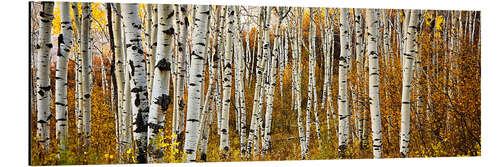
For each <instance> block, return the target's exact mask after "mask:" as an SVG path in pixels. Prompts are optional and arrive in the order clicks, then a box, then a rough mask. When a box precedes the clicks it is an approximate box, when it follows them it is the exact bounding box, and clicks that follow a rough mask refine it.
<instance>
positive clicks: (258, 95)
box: [247, 7, 270, 158]
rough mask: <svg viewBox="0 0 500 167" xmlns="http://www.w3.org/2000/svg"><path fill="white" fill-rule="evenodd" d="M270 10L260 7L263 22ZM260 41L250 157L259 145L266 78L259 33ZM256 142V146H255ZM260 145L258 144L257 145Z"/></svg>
mask: <svg viewBox="0 0 500 167" xmlns="http://www.w3.org/2000/svg"><path fill="white" fill-rule="evenodd" d="M268 11H270V10H269V9H268V7H261V8H260V21H259V22H260V23H263V22H264V19H265V18H264V15H265V12H268ZM260 26H262V24H259V28H258V29H259V30H260ZM259 41H260V42H259V43H258V46H257V47H258V48H257V50H258V51H257V67H256V80H255V81H256V83H255V90H254V100H253V105H252V106H253V109H252V118H251V121H250V131H249V136H248V145H247V151H248V154H247V158H250V154H251V153H252V148H254V147H255V146H257V145H258V141H257V140H258V131H259V127H258V121H259V120H258V117H259V114H260V111H259V107H258V106H259V100H260V99H261V96H262V92H261V90H262V87H263V85H262V80H263V78H264V76H263V75H262V74H263V72H264V65H265V64H266V63H265V59H264V56H263V54H262V53H261V52H260V49H261V46H262V35H259ZM254 144H255V146H254ZM257 147H258V146H257ZM255 154H256V152H255V151H254V153H253V155H254V156H255Z"/></svg>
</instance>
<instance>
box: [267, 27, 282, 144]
mask: <svg viewBox="0 0 500 167" xmlns="http://www.w3.org/2000/svg"><path fill="white" fill-rule="evenodd" d="M269 19H271V18H269ZM279 27H280V26H278V28H276V30H275V33H274V47H273V53H272V54H270V56H271V62H270V67H269V70H270V71H269V77H270V81H269V88H268V89H267V93H266V100H267V105H266V115H265V128H264V139H263V140H264V144H263V145H262V151H263V152H268V151H270V149H271V128H272V127H271V125H272V122H271V121H272V120H273V117H272V116H273V115H272V113H273V102H274V89H275V87H276V70H277V69H276V68H277V66H278V64H277V61H276V57H277V56H278V55H279V51H278V50H279V43H280V40H281V39H280V36H279V34H278V33H279V29H280V28H279Z"/></svg>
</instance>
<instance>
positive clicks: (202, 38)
mask: <svg viewBox="0 0 500 167" xmlns="http://www.w3.org/2000/svg"><path fill="white" fill-rule="evenodd" d="M195 8H196V14H195V19H194V20H195V22H194V29H193V42H192V43H193V49H192V50H193V51H192V52H191V66H190V69H189V73H190V75H189V82H188V83H189V84H188V104H187V117H186V135H185V136H186V138H185V142H184V143H185V145H184V152H185V153H186V154H187V158H186V162H195V161H196V146H197V143H196V142H197V139H198V137H199V135H200V132H199V131H198V129H199V126H200V121H199V117H200V111H199V109H200V106H201V104H200V103H201V96H202V94H201V89H202V88H201V83H202V82H203V80H202V77H203V73H202V72H203V70H202V67H203V63H204V61H205V57H204V55H205V53H206V49H205V46H206V39H207V34H206V33H207V28H208V21H209V19H210V7H209V6H207V5H199V6H196V7H195Z"/></svg>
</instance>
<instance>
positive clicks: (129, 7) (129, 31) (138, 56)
mask: <svg viewBox="0 0 500 167" xmlns="http://www.w3.org/2000/svg"><path fill="white" fill-rule="evenodd" d="M121 14H122V15H123V18H124V19H123V26H124V28H125V38H126V39H125V47H126V50H127V68H128V70H129V71H128V75H130V81H129V82H130V94H131V95H130V96H131V99H130V100H131V101H130V102H131V110H132V117H133V118H132V125H133V133H134V134H133V135H134V143H135V146H136V148H137V149H136V150H135V152H136V156H137V157H136V159H137V162H138V163H146V162H147V158H146V157H147V131H148V125H147V123H148V113H149V108H148V102H147V97H148V93H147V78H146V77H147V76H146V68H145V59H144V50H143V48H142V42H141V41H142V40H141V34H140V28H141V25H140V23H139V15H138V4H123V6H122V9H121Z"/></svg>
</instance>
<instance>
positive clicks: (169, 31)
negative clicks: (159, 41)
mask: <svg viewBox="0 0 500 167" xmlns="http://www.w3.org/2000/svg"><path fill="white" fill-rule="evenodd" d="M163 33H165V34H168V35H172V34H174V33H175V30H174V27H170V28H169V29H167V30H163Z"/></svg>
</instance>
